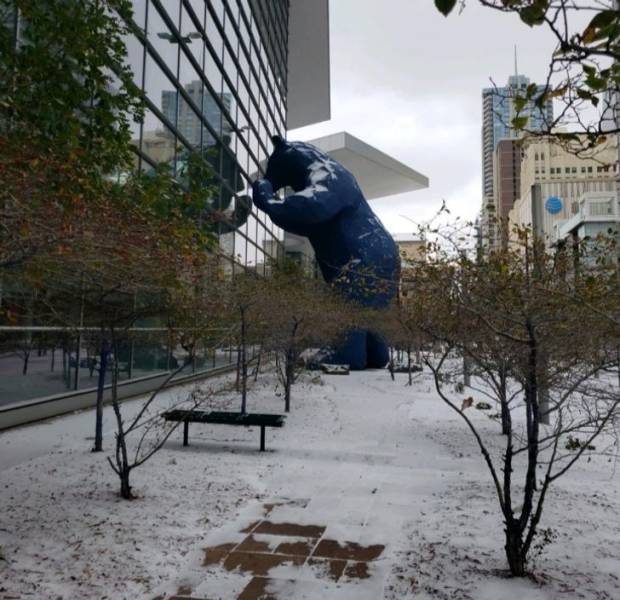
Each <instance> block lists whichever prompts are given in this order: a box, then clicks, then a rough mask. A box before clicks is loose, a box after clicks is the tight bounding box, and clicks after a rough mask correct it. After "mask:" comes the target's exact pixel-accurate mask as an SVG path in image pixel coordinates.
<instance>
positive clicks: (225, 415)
mask: <svg viewBox="0 0 620 600" xmlns="http://www.w3.org/2000/svg"><path fill="white" fill-rule="evenodd" d="M163 417H164V419H166V421H188V422H189V423H214V424H222V425H242V426H246V427H248V426H262V427H282V426H283V425H284V415H276V414H268V413H245V414H244V413H238V412H218V411H213V412H207V411H204V410H179V409H177V410H171V411H168V412H166V413H164V414H163Z"/></svg>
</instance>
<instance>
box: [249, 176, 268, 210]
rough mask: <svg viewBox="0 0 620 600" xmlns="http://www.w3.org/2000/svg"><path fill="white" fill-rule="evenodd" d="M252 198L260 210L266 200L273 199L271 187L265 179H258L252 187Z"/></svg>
mask: <svg viewBox="0 0 620 600" xmlns="http://www.w3.org/2000/svg"><path fill="white" fill-rule="evenodd" d="M252 197H253V199H254V202H255V203H256V205H257V206H258V207H259V208H260V207H261V204H265V203H266V202H267V200H269V199H270V198H273V186H272V185H271V182H270V181H269V180H267V179H258V180H256V181H255V182H254V184H253V185H252Z"/></svg>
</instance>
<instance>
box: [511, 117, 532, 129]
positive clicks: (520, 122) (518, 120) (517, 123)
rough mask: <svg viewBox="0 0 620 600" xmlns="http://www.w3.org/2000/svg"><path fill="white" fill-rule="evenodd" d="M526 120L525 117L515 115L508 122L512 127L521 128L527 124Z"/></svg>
mask: <svg viewBox="0 0 620 600" xmlns="http://www.w3.org/2000/svg"><path fill="white" fill-rule="evenodd" d="M527 121H528V118H527V117H515V118H514V119H513V120H512V121H511V122H510V124H511V125H512V126H513V128H514V129H523V128H525V127H526V126H527Z"/></svg>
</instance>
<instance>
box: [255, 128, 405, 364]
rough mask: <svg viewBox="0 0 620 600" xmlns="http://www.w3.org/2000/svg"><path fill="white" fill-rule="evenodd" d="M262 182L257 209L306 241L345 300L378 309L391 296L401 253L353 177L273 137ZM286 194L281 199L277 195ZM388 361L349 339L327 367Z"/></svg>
mask: <svg viewBox="0 0 620 600" xmlns="http://www.w3.org/2000/svg"><path fill="white" fill-rule="evenodd" d="M272 140H273V143H274V151H273V153H272V154H271V156H270V158H269V161H268V163H267V171H266V173H265V178H264V179H260V180H258V181H256V182H255V183H254V186H253V200H254V204H255V205H256V206H257V207H258V208H259V209H260V210H262V211H264V212H266V213H267V214H268V215H269V216H270V217H271V220H272V221H273V222H274V223H275V224H276V225H277V226H278V227H281V228H282V229H284V230H285V231H289V232H291V233H294V234H296V235H301V236H305V237H307V238H308V240H309V241H310V244H311V245H312V247H313V249H314V252H315V255H316V260H317V262H318V265H319V267H320V269H321V272H322V274H323V277H324V278H325V280H326V281H327V282H333V284H334V286H335V287H336V288H338V289H339V290H340V291H341V292H342V293H343V294H344V295H345V296H346V297H347V298H349V299H351V300H354V301H356V302H357V303H359V304H362V305H364V306H369V307H373V308H382V307H385V306H387V305H388V304H389V303H390V301H391V300H392V299H393V298H394V297H395V296H396V294H397V290H398V280H399V276H400V257H399V253H398V247H397V246H396V244H395V243H394V240H393V239H392V237H391V236H390V234H389V233H388V232H387V231H386V230H385V228H384V227H383V225H382V224H381V221H379V219H378V218H377V217H376V215H375V214H374V213H373V212H372V210H371V208H370V206H369V205H368V202H367V201H366V199H365V198H364V195H363V194H362V191H361V190H360V188H359V186H358V184H357V181H356V180H355V177H353V175H352V174H351V173H350V172H349V171H347V169H345V168H344V167H343V166H342V165H341V164H340V163H339V162H337V161H335V160H334V159H333V158H331V157H329V156H328V155H327V154H325V153H323V152H321V151H320V150H319V149H318V148H315V147H314V146H312V145H311V144H306V143H303V142H289V141H285V140H283V139H282V138H280V137H279V136H274V137H273V138H272ZM286 187H288V188H291V189H292V190H293V193H291V194H290V195H288V196H285V197H284V198H280V197H279V196H278V195H277V192H278V190H281V189H283V188H286ZM388 360H389V354H388V349H387V347H386V345H385V342H384V341H383V340H382V339H381V337H380V336H378V335H376V334H374V333H372V332H370V331H361V330H354V331H351V332H349V334H348V335H347V339H346V341H345V342H344V344H343V345H342V346H341V347H340V348H339V349H338V350H337V351H336V353H335V354H334V355H333V356H332V357H330V362H338V363H347V364H349V365H350V367H351V369H353V370H360V369H365V368H368V367H370V368H380V367H385V365H386V364H387V363H388Z"/></svg>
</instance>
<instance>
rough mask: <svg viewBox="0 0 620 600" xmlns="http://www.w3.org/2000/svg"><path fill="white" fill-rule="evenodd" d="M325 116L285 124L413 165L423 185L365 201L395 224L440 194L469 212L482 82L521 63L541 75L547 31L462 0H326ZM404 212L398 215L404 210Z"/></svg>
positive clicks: (428, 212) (475, 187)
mask: <svg viewBox="0 0 620 600" xmlns="http://www.w3.org/2000/svg"><path fill="white" fill-rule="evenodd" d="M330 20H331V22H330V34H331V86H332V119H331V120H330V121H328V122H326V123H321V124H318V125H314V126H311V127H305V128H302V129H298V130H296V131H293V132H292V133H291V134H290V135H289V137H290V139H301V140H303V139H311V138H313V137H318V136H321V135H325V134H328V133H335V132H337V131H342V130H345V131H348V132H350V133H351V134H353V135H355V136H356V137H359V138H360V139H362V140H363V141H365V142H367V143H369V144H371V145H373V146H376V147H377V148H379V149H380V150H382V151H383V152H386V153H387V154H390V155H391V156H393V157H394V158H396V159H398V160H400V161H402V162H403V163H405V164H407V165H409V166H411V167H412V168H414V169H416V170H417V171H420V172H421V173H423V174H424V175H426V176H428V177H429V179H430V187H429V188H428V189H426V190H420V191H417V192H412V193H409V194H400V195H398V196H391V197H389V198H384V199H380V200H376V201H373V202H372V206H373V208H374V210H375V211H376V212H377V214H378V215H379V217H380V218H381V220H382V221H383V223H384V224H385V225H386V227H387V228H388V229H389V230H390V231H391V232H393V233H400V232H411V231H414V229H415V228H414V226H412V225H411V223H410V222H409V221H408V220H407V219H406V218H404V217H408V218H410V219H412V220H414V221H422V220H425V219H428V218H429V217H431V216H432V215H433V214H434V213H435V212H436V210H437V209H438V208H439V206H440V205H441V201H442V199H445V200H446V201H447V203H448V207H449V209H450V210H451V212H452V214H458V215H460V216H461V217H463V218H467V219H470V218H474V217H475V215H476V213H477V212H478V210H479V208H480V204H481V186H482V184H481V142H480V136H481V132H480V128H481V116H482V106H481V90H482V88H483V87H488V86H490V85H491V84H490V81H489V78H492V79H493V80H494V81H495V82H496V83H497V84H498V85H504V84H505V83H506V81H507V80H508V76H509V75H512V74H513V73H514V45H515V44H517V47H518V65H519V71H520V72H521V73H522V74H524V75H527V76H528V77H530V79H531V80H532V81H536V82H543V81H544V78H545V75H546V66H547V60H548V57H549V56H550V54H551V51H552V49H553V47H554V43H553V39H552V38H551V36H550V34H549V33H548V32H547V31H546V30H545V29H543V28H535V29H530V28H529V27H527V26H526V25H525V24H524V23H522V22H521V21H520V20H519V18H518V17H517V16H515V15H509V14H501V13H498V12H496V11H493V10H491V9H488V8H483V7H480V6H479V5H478V4H477V2H476V1H475V0H469V1H468V3H467V7H466V9H465V10H464V11H463V13H462V14H461V15H458V14H456V13H455V14H453V15H451V16H450V17H448V18H445V17H443V16H442V15H441V14H440V13H439V12H437V10H436V9H435V7H434V4H433V1H432V0H382V1H381V2H377V1H376V0H330ZM403 216H404V217H403Z"/></svg>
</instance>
